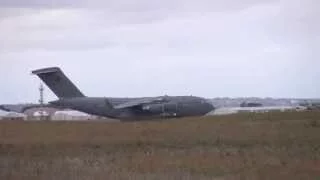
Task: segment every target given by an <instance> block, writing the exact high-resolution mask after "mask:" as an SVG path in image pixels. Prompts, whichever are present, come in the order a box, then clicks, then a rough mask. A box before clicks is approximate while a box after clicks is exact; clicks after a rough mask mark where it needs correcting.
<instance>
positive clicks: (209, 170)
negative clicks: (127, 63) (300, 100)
mask: <svg viewBox="0 0 320 180" xmlns="http://www.w3.org/2000/svg"><path fill="white" fill-rule="evenodd" d="M0 179H1V180H2V179H3V180H18V179H19V180H20V179H23V180H40V179H41V180H43V179H46V180H50V179H52V180H58V179H59V180H73V179H75V180H78V179H79V180H82V179H83V180H87V179H88V180H91V179H92V180H97V179H98V180H99V179H101V180H102V179H131V180H133V179H134V180H141V179H148V180H149V179H150V180H158V179H159V180H160V179H161V180H162V179H163V180H171V179H186V180H189V179H195V180H198V179H219V180H222V179H226V180H229V179H230V180H232V179H251V180H257V179H259V180H260V179H261V180H263V179H272V180H276V179H281V180H282V179H293V180H294V179H302V180H307V179H312V180H320V112H294V113H268V114H239V115H228V116H217V117H202V118H187V119H180V120H167V121H157V122H132V123H117V122H116V123H105V122H8V121H3V122H0Z"/></svg>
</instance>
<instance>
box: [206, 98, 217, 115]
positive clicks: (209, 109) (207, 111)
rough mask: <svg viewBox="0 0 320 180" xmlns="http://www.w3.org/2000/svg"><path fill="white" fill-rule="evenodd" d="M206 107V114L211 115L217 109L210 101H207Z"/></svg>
mask: <svg viewBox="0 0 320 180" xmlns="http://www.w3.org/2000/svg"><path fill="white" fill-rule="evenodd" d="M205 106H206V108H205V109H206V114H207V113H210V112H211V111H213V110H214V109H215V107H214V106H213V104H212V102H211V101H210V100H205Z"/></svg>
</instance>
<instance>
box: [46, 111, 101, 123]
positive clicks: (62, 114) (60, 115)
mask: <svg viewBox="0 0 320 180" xmlns="http://www.w3.org/2000/svg"><path fill="white" fill-rule="evenodd" d="M94 119H97V117H96V116H92V115H89V114H86V113H83V112H79V111H57V112H55V114H54V115H52V116H51V120H53V121H72V120H74V121H85V120H94Z"/></svg>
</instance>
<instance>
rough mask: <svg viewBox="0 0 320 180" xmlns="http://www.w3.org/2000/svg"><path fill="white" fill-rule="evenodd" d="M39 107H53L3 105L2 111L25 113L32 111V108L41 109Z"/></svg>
mask: <svg viewBox="0 0 320 180" xmlns="http://www.w3.org/2000/svg"><path fill="white" fill-rule="evenodd" d="M39 107H51V105H48V104H44V105H40V104H2V105H0V110H3V111H7V112H16V113H23V112H24V111H26V110H28V109H31V108H39Z"/></svg>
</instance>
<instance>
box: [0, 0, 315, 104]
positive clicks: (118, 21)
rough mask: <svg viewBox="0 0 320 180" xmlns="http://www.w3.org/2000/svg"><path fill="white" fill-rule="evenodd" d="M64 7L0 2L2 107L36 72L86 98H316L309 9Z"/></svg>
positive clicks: (262, 4)
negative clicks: (61, 78)
mask: <svg viewBox="0 0 320 180" xmlns="http://www.w3.org/2000/svg"><path fill="white" fill-rule="evenodd" d="M26 2H27V3H26ZM61 2H62V1H61ZM66 2H67V3H65V2H62V3H59V1H55V2H54V4H55V5H54V6H52V7H50V6H48V4H43V5H41V1H34V2H32V1H22V3H21V2H20V1H19V2H18V1H16V3H15V1H10V3H9V1H8V2H7V3H6V4H2V9H1V10H0V12H1V13H0V82H2V83H4V84H6V86H5V87H3V88H2V89H1V90H0V91H1V93H0V99H1V100H2V101H4V102H7V103H11V102H21V101H34V100H36V99H37V86H38V82H39V81H38V79H37V78H36V77H30V76H28V74H29V72H30V71H31V70H32V69H36V68H40V67H46V66H60V67H62V68H63V69H64V70H65V71H66V73H67V74H68V75H69V76H70V78H71V79H72V80H74V81H75V82H76V84H77V85H79V87H80V89H82V90H83V91H84V92H85V93H86V94H87V95H92V96H153V95H159V94H172V95H181V94H194V95H200V96H206V97H215V96H263V97H264V96H274V97H318V96H319V95H318V92H319V91H320V85H319V84H318V83H317V82H316V81H315V79H319V78H320V76H319V71H318V70H317V67H318V66H319V65H320V63H319V62H318V59H319V57H320V54H319V48H318V47H320V46H319V45H320V44H319V42H320V39H319V37H320V36H319V32H320V31H319V23H316V22H317V19H318V17H319V12H318V11H317V10H318V9H319V8H318V7H319V2H318V1H312V0H309V1H308V0H307V1H303V2H301V1H298V0H284V1H276V0H274V1H267V0H266V1H249V0H242V1H231V0H227V1H209V0H208V1H191V0H190V1H173V2H172V1H170V2H169V1H168V0H167V1H161V2H160V1H159V2H155V1H154V2H153V1H146V0H141V1H135V2H134V3H130V1H124V0H121V1H90V3H89V1H73V2H72V1H66ZM2 3H4V2H2ZM70 4H72V5H70ZM83 7H88V8H83ZM2 10H4V11H2ZM84 70H85V74H84V73H83V71H84ZM5 77H12V78H10V79H9V78H5ZM99 82H104V83H99ZM97 86H99V88H97ZM24 87H30V88H27V89H25V90H24V91H23V92H21V91H19V89H21V88H24ZM128 88H130V91H128ZM48 98H50V99H53V98H54V96H53V95H52V93H50V94H48Z"/></svg>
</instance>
